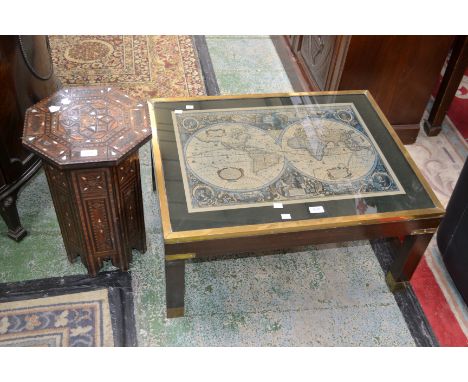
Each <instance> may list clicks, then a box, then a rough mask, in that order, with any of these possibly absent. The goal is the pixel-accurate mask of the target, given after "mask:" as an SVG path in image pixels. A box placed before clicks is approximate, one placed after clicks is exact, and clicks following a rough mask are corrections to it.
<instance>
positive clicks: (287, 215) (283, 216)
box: [281, 214, 291, 220]
mask: <svg viewBox="0 0 468 382" xmlns="http://www.w3.org/2000/svg"><path fill="white" fill-rule="evenodd" d="M281 219H283V220H291V214H281Z"/></svg>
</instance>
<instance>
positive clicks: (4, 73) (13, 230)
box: [0, 36, 60, 241]
mask: <svg viewBox="0 0 468 382" xmlns="http://www.w3.org/2000/svg"><path fill="white" fill-rule="evenodd" d="M0 84H1V85H0V215H1V216H2V218H3V220H4V221H5V223H6V225H7V227H8V236H9V237H10V238H12V239H13V240H16V241H20V240H21V239H22V238H23V237H24V236H25V235H26V230H25V229H24V228H23V226H22V225H21V222H20V219H19V216H18V211H17V208H16V199H17V194H18V191H19V190H20V188H21V186H23V185H24V184H25V183H26V182H27V181H28V180H29V179H30V178H31V177H32V176H33V175H34V174H35V173H36V172H37V170H39V168H40V166H41V161H40V158H39V157H37V156H36V155H34V154H33V153H31V152H29V151H27V150H25V148H24V147H23V146H22V145H21V133H22V131H23V124H24V113H25V112H26V109H27V108H28V107H29V106H31V105H33V104H34V103H36V102H38V101H39V100H40V99H42V98H44V97H47V96H49V95H50V94H52V93H53V92H54V91H56V90H57V89H58V88H59V87H60V83H59V82H58V80H57V79H56V77H55V75H54V73H53V66H52V60H51V57H50V51H49V44H48V40H47V38H46V37H45V36H0Z"/></svg>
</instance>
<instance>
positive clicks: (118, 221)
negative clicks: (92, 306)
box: [23, 87, 151, 276]
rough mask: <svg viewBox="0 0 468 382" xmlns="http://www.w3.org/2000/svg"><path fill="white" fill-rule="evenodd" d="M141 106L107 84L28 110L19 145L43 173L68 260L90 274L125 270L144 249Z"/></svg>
mask: <svg viewBox="0 0 468 382" xmlns="http://www.w3.org/2000/svg"><path fill="white" fill-rule="evenodd" d="M147 114H148V113H147V107H146V103H143V102H138V101H135V100H133V99H131V98H130V97H128V96H127V95H125V94H123V93H121V92H119V91H117V90H114V89H111V88H106V87H88V88H85V87H81V88H69V89H63V90H61V91H60V92H58V93H55V94H54V95H52V96H51V97H49V98H47V99H45V100H43V101H41V102H39V103H37V104H36V105H34V106H32V107H31V108H29V109H28V110H27V112H26V120H25V128H24V136H23V144H24V145H25V146H26V147H28V148H29V149H30V150H32V151H34V152H36V153H37V154H38V155H39V156H40V157H42V158H43V159H44V161H45V162H46V164H45V166H44V168H45V172H46V175H47V180H48V183H49V187H50V192H51V195H52V199H53V201H54V206H55V210H56V213H57V218H58V221H59V224H60V230H61V232H62V236H63V239H64V243H65V248H66V251H67V255H68V258H69V260H70V261H71V262H73V261H74V260H75V259H76V258H77V257H78V256H79V257H80V258H81V261H82V262H83V263H84V264H85V265H86V267H87V269H88V272H89V274H90V275H92V276H95V275H96V274H97V273H98V271H99V268H100V267H101V266H102V265H103V261H105V260H108V259H110V260H111V262H112V264H113V265H114V266H116V267H119V268H120V269H122V270H128V266H129V262H130V261H131V257H132V251H131V250H132V248H135V249H138V250H139V251H141V252H145V251H146V235H145V223H144V218H143V202H142V194H141V184H140V163H139V156H138V148H139V147H140V146H141V145H142V144H143V143H145V142H146V141H148V140H149V138H150V136H151V130H150V127H149V118H148V115H147Z"/></svg>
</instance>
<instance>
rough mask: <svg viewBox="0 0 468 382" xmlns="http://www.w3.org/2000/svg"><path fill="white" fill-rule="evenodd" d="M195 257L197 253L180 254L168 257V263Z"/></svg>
mask: <svg viewBox="0 0 468 382" xmlns="http://www.w3.org/2000/svg"><path fill="white" fill-rule="evenodd" d="M195 257H196V255H195V253H178V254H176V255H166V261H175V260H189V259H194V258H195Z"/></svg>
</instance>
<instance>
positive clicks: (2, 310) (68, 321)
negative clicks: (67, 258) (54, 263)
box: [0, 272, 137, 347]
mask: <svg viewBox="0 0 468 382" xmlns="http://www.w3.org/2000/svg"><path fill="white" fill-rule="evenodd" d="M136 344H137V342H136V334H135V319H134V315H133V293H132V289H131V277H130V275H129V274H128V273H123V272H104V273H101V274H99V276H97V277H95V278H90V277H88V276H68V277H55V278H49V279H41V280H32V281H23V282H15V283H4V284H0V347H4V346H14V347H17V346H22V347H25V346H27V347H30V346H41V347H52V346H54V347H102V346H135V345H136Z"/></svg>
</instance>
